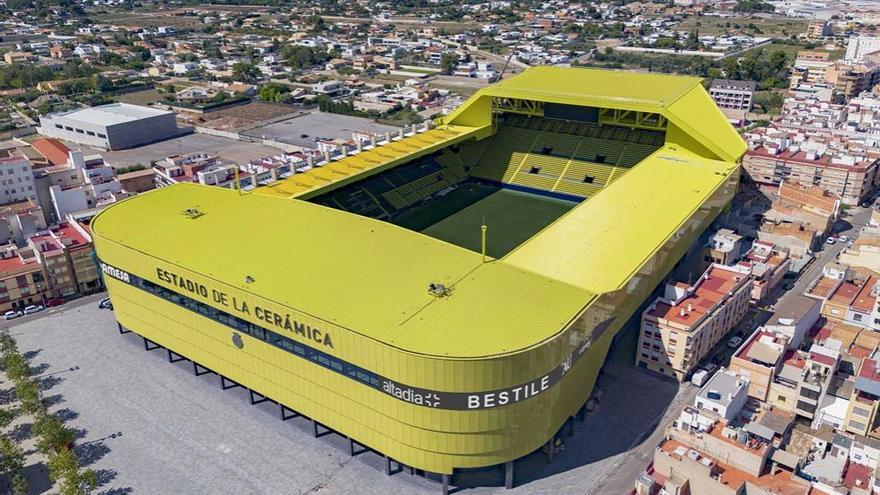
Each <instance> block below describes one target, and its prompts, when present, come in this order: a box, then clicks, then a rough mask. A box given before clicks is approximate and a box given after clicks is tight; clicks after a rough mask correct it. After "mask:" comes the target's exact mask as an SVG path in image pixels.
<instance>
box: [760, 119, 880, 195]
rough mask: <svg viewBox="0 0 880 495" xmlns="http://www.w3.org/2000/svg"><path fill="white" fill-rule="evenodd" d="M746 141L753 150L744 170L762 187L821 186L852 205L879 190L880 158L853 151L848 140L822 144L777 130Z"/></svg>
mask: <svg viewBox="0 0 880 495" xmlns="http://www.w3.org/2000/svg"><path fill="white" fill-rule="evenodd" d="M745 138H746V139H747V140H748V142H749V150H748V151H747V152H746V154H745V156H744V157H743V170H744V171H745V172H746V174H747V175H748V177H749V179H750V180H752V181H754V182H755V183H757V184H759V185H770V186H777V187H778V186H779V185H780V184H781V183H782V182H791V183H794V184H797V185H800V186H803V187H812V186H817V187H818V188H820V189H821V190H824V191H828V192H830V193H831V194H833V195H835V196H837V197H839V198H840V199H841V201H842V202H843V203H844V204H850V205H854V204H858V203H860V202H862V201H863V200H864V199H865V198H866V197H867V196H868V195H869V194H870V193H871V191H873V190H874V188H875V187H876V186H877V182H878V175H877V174H878V163H880V155H877V153H876V152H875V151H871V150H865V151H861V150H858V149H856V148H852V149H850V148H849V147H848V146H847V143H848V141H847V139H846V138H843V137H837V138H835V140H833V142H832V141H829V140H825V141H820V140H817V139H815V138H814V137H812V136H811V137H807V136H806V135H803V134H799V133H797V132H789V131H786V130H782V129H775V128H768V129H762V130H760V131H758V132H750V133H747V134H746V135H745Z"/></svg>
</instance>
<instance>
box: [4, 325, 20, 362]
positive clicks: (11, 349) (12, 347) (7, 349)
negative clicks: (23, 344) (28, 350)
mask: <svg viewBox="0 0 880 495" xmlns="http://www.w3.org/2000/svg"><path fill="white" fill-rule="evenodd" d="M17 352H18V345H17V344H16V343H15V339H13V338H12V336H11V335H9V330H6V329H4V330H3V331H2V332H0V353H2V354H3V356H6V355H7V354H9V353H17Z"/></svg>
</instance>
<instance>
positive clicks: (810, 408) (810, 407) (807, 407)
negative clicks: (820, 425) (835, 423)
mask: <svg viewBox="0 0 880 495" xmlns="http://www.w3.org/2000/svg"><path fill="white" fill-rule="evenodd" d="M797 408H798V409H800V410H801V411H806V412H808V413H810V414H812V413H814V412H816V405H815V404H808V403H806V402H804V401H802V400H799V401H798V403H797Z"/></svg>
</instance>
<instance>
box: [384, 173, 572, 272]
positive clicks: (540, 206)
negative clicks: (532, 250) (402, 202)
mask: <svg viewBox="0 0 880 495" xmlns="http://www.w3.org/2000/svg"><path fill="white" fill-rule="evenodd" d="M575 205H576V203H572V202H570V201H563V200H559V199H553V198H548V197H545V196H539V195H536V194H529V193H524V192H519V191H511V190H509V189H498V188H493V187H488V186H483V185H477V184H466V185H464V186H462V187H460V188H458V189H456V190H455V191H453V192H452V193H450V194H448V195H447V196H446V197H444V198H442V199H439V200H436V199H435V200H434V201H431V202H429V203H427V204H425V205H423V206H421V207H419V208H416V209H413V210H411V211H409V212H407V213H406V214H405V216H401V217H398V218H397V219H396V220H395V222H394V223H396V224H398V225H401V226H404V227H407V228H412V229H413V230H420V231H421V232H422V233H423V234H427V235H429V236H431V237H435V238H437V239H440V240H443V241H446V242H449V243H451V244H455V245H458V246H461V247H463V248H466V249H470V250H472V251H477V252H479V251H480V226H481V225H483V221H484V219H485V222H486V226H487V227H488V230H487V236H486V238H487V243H486V252H487V254H489V256H492V257H493V258H500V257H502V256H504V255H505V254H507V253H509V252H510V251H511V250H513V249H514V248H515V247H517V246H519V245H520V244H522V243H523V242H524V241H526V240H527V239H529V238H530V237H532V236H533V235H535V234H536V233H537V232H538V231H539V230H541V229H543V228H544V227H546V226H547V225H549V224H550V223H551V222H553V221H554V220H556V219H557V218H559V217H560V216H562V214H564V213H565V212H567V211H568V210H570V209H572V208H573V207H574V206H575ZM426 225H429V226H427V227H425V226H426Z"/></svg>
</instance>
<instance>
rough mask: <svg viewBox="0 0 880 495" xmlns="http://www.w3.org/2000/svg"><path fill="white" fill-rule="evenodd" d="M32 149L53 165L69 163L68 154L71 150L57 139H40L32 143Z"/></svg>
mask: <svg viewBox="0 0 880 495" xmlns="http://www.w3.org/2000/svg"><path fill="white" fill-rule="evenodd" d="M31 147H32V148H33V149H35V150H36V151H37V152H38V153H39V154H41V155H43V156H44V157H46V160H49V163H51V164H52V165H55V166H58V165H64V164H65V163H67V153H68V152H70V148H68V147H67V146H65V145H64V143H62V142H61V141H59V140H57V139H54V138H39V139H36V140H34V142H33V143H31Z"/></svg>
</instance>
